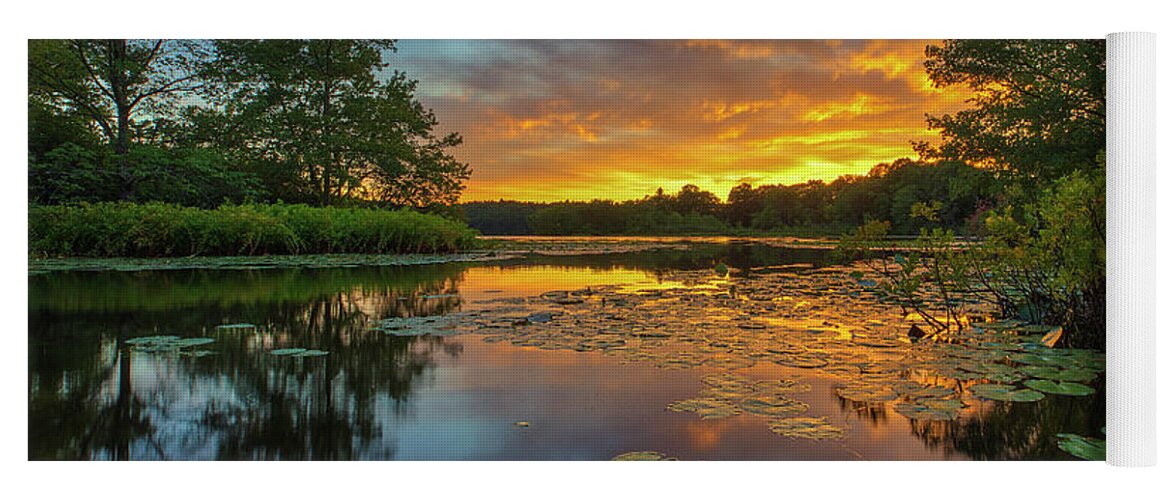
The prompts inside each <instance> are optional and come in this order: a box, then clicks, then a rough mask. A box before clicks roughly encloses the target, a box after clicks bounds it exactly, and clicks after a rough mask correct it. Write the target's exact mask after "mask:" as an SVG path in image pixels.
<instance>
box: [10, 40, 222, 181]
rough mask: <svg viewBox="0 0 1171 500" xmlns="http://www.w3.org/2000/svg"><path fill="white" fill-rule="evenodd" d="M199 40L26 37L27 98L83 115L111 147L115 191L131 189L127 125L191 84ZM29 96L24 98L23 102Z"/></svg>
mask: <svg viewBox="0 0 1171 500" xmlns="http://www.w3.org/2000/svg"><path fill="white" fill-rule="evenodd" d="M206 53H207V51H206V44H205V43H202V42H199V41H192V40H30V41H29V48H28V69H29V82H28V83H29V98H30V101H32V102H36V103H39V104H41V105H45V106H50V107H53V108H56V109H57V110H59V112H67V113H70V114H73V115H76V116H80V117H84V119H85V120H87V121H88V122H89V123H90V125H91V126H92V127H94V128H96V129H98V130H99V131H100V132H101V134H102V136H103V137H104V138H105V139H106V142H107V143H108V144H109V146H110V148H111V149H112V150H113V152H114V154H115V156H116V161H117V165H118V168H117V175H118V177H119V178H120V181H121V189H120V197H121V198H122V199H128V198H130V197H131V194H132V193H133V189H132V187H133V183H134V182H135V181H136V175H135V173H134V171H133V166H132V164H131V160H130V144H131V142H132V139H133V138H132V135H133V129H134V128H135V126H136V125H140V123H138V122H139V121H140V120H142V119H143V117H144V115H145V116H147V117H149V116H157V115H161V114H165V113H166V112H167V111H168V110H170V109H173V107H174V106H175V105H176V104H177V103H178V102H179V99H180V98H181V97H182V96H183V95H185V94H188V93H190V92H192V91H194V90H196V89H198V88H199V86H200V84H201V80H200V78H199V71H200V69H201V67H202V66H201V63H202V62H203V61H204V59H205V56H206ZM30 104H31V103H30Z"/></svg>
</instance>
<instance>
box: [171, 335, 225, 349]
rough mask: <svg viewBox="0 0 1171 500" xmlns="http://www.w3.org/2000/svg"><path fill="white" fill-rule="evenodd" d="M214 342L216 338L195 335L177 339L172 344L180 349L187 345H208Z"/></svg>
mask: <svg viewBox="0 0 1171 500" xmlns="http://www.w3.org/2000/svg"><path fill="white" fill-rule="evenodd" d="M214 342H215V339H209V338H206V337H193V338H186V339H179V340H176V341H174V342H172V343H171V345H173V346H175V347H177V348H179V349H183V348H185V347H195V346H201V345H207V344H211V343H214Z"/></svg>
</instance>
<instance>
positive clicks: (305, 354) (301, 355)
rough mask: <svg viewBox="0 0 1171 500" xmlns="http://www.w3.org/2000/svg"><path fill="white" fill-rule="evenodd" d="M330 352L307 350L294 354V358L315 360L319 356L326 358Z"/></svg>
mask: <svg viewBox="0 0 1171 500" xmlns="http://www.w3.org/2000/svg"><path fill="white" fill-rule="evenodd" d="M328 354H329V351H319V350H317V349H306V350H304V351H301V352H298V353H296V354H293V357H294V358H314V357H317V356H326V355H328Z"/></svg>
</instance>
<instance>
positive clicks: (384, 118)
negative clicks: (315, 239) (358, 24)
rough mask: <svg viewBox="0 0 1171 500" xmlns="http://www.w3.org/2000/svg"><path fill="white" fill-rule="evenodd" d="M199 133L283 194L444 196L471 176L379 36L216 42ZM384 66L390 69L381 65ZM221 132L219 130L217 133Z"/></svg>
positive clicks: (386, 199) (383, 198)
mask: <svg viewBox="0 0 1171 500" xmlns="http://www.w3.org/2000/svg"><path fill="white" fill-rule="evenodd" d="M215 47H216V52H217V59H216V62H215V63H214V66H213V68H214V71H213V75H214V78H215V82H216V85H214V86H211V87H209V92H208V99H209V100H210V101H212V102H214V103H216V104H217V105H218V106H219V109H216V110H211V111H207V110H204V111H201V112H198V113H196V114H195V118H196V121H197V122H198V123H202V125H203V127H202V128H203V133H202V134H201V136H202V137H203V138H204V139H205V140H207V141H209V142H213V143H216V144H219V145H220V146H221V147H222V148H224V149H226V150H228V151H230V152H232V153H233V154H234V155H235V156H236V157H237V158H239V159H240V160H241V161H243V162H245V163H248V164H250V165H253V167H254V168H257V169H258V170H261V171H263V172H264V174H262V177H265V180H266V181H267V182H269V183H272V184H276V185H279V186H280V189H276V190H275V191H276V194H277V196H279V197H282V198H291V199H294V200H295V199H296V198H305V200H296V201H308V200H309V199H312V200H314V201H316V202H317V203H319V204H321V205H332V204H334V203H335V202H336V201H337V200H339V199H343V198H348V199H355V198H357V199H364V200H373V201H377V202H381V203H384V204H388V205H396V206H425V205H430V204H435V203H452V202H454V201H455V200H456V198H457V197H458V195H459V192H460V191H461V190H462V188H463V181H464V180H465V179H467V177H468V175H469V174H470V170H469V167H468V166H467V165H466V164H463V163H460V162H458V161H456V160H455V159H454V158H453V157H452V156H451V155H450V154H449V153H448V152H447V149H449V148H451V147H454V146H457V145H459V144H460V142H461V138H460V136H459V135H458V134H449V135H445V136H439V135H436V133H435V127H436V126H437V124H438V122H437V120H436V118H435V116H434V114H433V113H432V112H431V111H429V110H427V109H425V108H424V107H423V106H422V105H421V104H420V103H419V102H418V101H417V100H416V99H415V87H416V82H415V81H413V80H409V79H407V77H406V75H404V74H403V73H401V72H399V71H390V68H389V63H387V62H386V60H385V56H386V54H387V53H389V52H393V51H394V43H393V42H391V41H385V40H231V41H217V42H216V45H215ZM388 71H389V72H388ZM225 130H226V131H229V132H228V133H225Z"/></svg>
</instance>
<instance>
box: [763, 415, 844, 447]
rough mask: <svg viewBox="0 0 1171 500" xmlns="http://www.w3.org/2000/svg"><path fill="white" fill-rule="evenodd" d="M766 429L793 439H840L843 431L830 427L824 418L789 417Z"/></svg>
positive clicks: (774, 422)
mask: <svg viewBox="0 0 1171 500" xmlns="http://www.w3.org/2000/svg"><path fill="white" fill-rule="evenodd" d="M768 428H769V430H770V431H773V432H774V433H776V434H780V435H782V436H786V437H791V438H795V439H813V440H817V441H820V440H823V439H842V438H844V437H846V431H845V429H843V428H841V427H837V426H835V425H831V424H830V423H829V420H828V419H826V418H825V417H790V418H783V419H780V420H774V421H772V422H769V425H768Z"/></svg>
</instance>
